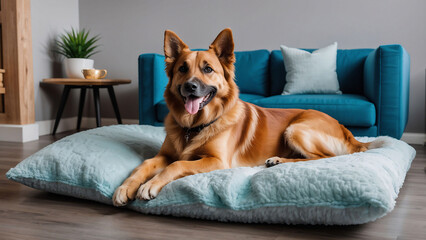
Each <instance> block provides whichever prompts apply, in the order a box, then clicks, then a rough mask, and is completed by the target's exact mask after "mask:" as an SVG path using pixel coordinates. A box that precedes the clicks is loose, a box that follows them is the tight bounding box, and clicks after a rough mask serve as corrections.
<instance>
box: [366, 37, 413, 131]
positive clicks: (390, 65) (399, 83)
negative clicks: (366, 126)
mask: <svg viewBox="0 0 426 240" xmlns="http://www.w3.org/2000/svg"><path fill="white" fill-rule="evenodd" d="M364 79H365V84H364V92H365V96H367V98H368V99H369V100H370V101H372V102H373V103H374V104H375V105H376V106H377V107H376V111H377V127H378V131H379V132H378V135H388V136H392V137H395V138H398V139H399V138H401V136H402V133H403V132H404V129H405V126H406V124H407V121H408V103H409V91H410V81H409V79H410V56H409V55H408V53H407V51H405V49H404V48H402V47H401V46H400V45H386V46H380V47H379V48H378V49H376V50H374V51H373V52H372V53H370V54H369V55H368V57H367V59H366V61H365V63H364Z"/></svg>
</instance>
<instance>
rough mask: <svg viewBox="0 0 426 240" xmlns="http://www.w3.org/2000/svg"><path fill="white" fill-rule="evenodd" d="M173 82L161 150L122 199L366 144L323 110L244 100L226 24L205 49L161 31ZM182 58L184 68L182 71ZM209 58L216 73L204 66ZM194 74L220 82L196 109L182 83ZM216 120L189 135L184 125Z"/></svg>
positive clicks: (127, 184) (117, 200)
mask: <svg viewBox="0 0 426 240" xmlns="http://www.w3.org/2000/svg"><path fill="white" fill-rule="evenodd" d="M164 40H165V42H164V52H165V57H166V59H165V61H166V72H167V75H168V76H169V79H170V81H169V83H168V85H167V87H166V91H165V93H164V97H165V100H166V103H167V105H168V108H169V110H170V113H169V114H168V116H167V117H166V119H165V129H166V132H167V137H166V139H165V141H164V143H163V146H162V147H161V150H160V152H159V153H158V155H157V156H156V157H154V158H152V159H149V160H146V161H144V162H143V163H142V164H141V165H140V166H139V167H137V168H136V169H135V170H134V171H133V172H132V174H131V175H130V177H129V178H128V179H126V180H125V181H124V183H123V184H122V185H121V186H120V187H119V188H118V189H117V190H116V192H115V193H114V197H113V203H114V205H116V206H123V205H125V204H127V202H128V201H129V200H133V199H134V198H135V197H137V198H139V199H145V200H149V199H152V198H155V197H156V196H157V194H158V193H159V191H160V190H161V189H162V188H163V187H164V186H165V185H166V184H168V183H169V182H171V181H173V180H176V179H178V178H181V177H184V176H188V175H192V174H196V173H202V172H209V171H212V170H217V169H225V168H231V167H238V166H258V165H261V164H264V163H265V160H266V164H267V165H268V166H270V165H275V164H278V163H285V162H297V161H307V160H315V159H320V158H327V157H333V156H337V155H342V154H351V153H354V152H359V151H365V150H367V148H368V143H360V142H358V141H357V140H356V139H355V138H354V137H353V135H352V133H351V132H350V131H349V130H347V129H346V128H345V127H344V126H343V125H340V124H339V123H338V121H337V120H335V119H333V118H332V117H330V116H328V115H327V114H324V113H322V112H319V111H315V110H301V109H266V108H261V107H258V106H256V105H253V104H250V103H246V102H243V101H241V100H240V99H239V97H238V87H237V85H236V84H235V82H234V62H235V56H234V53H233V50H234V43H233V39H232V32H231V30H230V29H225V30H223V31H222V32H221V33H220V34H219V35H218V37H217V38H216V39H215V41H214V42H213V43H212V44H211V45H210V47H209V49H208V50H207V51H191V50H189V48H188V46H187V45H186V44H185V43H183V41H182V40H181V39H180V38H179V37H178V36H177V35H176V34H175V33H173V32H171V31H166V32H165V38H164ZM183 64H186V66H188V67H189V70H188V72H187V73H181V72H179V71H178V69H179V67H180V66H182V65H183ZM206 64H207V65H208V66H210V67H211V68H212V69H213V72H212V73H204V72H203V71H202V69H203V67H205V66H206ZM192 78H197V79H201V81H202V82H203V83H205V84H207V85H211V86H214V87H216V88H217V94H216V96H215V97H214V98H213V99H212V100H211V102H210V103H208V104H207V105H206V106H205V107H204V108H203V109H202V110H200V111H199V112H198V113H196V114H193V115H191V114H189V113H188V112H186V110H185V108H184V104H183V100H182V97H181V95H180V93H179V91H178V86H179V85H181V84H184V83H185V82H186V81H188V80H190V79H192ZM215 119H216V121H215V122H214V123H213V124H211V125H209V126H208V127H205V128H204V129H203V130H201V132H199V133H193V134H191V135H190V136H189V141H188V142H187V141H186V139H185V131H184V127H188V128H191V127H196V126H199V125H201V124H207V123H210V122H212V121H214V120H215Z"/></svg>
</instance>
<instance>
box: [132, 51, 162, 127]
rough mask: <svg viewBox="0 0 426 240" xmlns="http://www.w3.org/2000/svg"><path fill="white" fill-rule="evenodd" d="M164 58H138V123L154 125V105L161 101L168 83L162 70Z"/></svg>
mask: <svg viewBox="0 0 426 240" xmlns="http://www.w3.org/2000/svg"><path fill="white" fill-rule="evenodd" d="M165 68H166V65H165V63H164V56H162V55H159V54H152V53H149V54H141V55H140V56H139V123H140V124H150V125H155V122H156V117H155V115H156V114H155V105H156V104H157V103H158V102H161V101H162V100H163V94H164V90H165V89H166V85H167V82H168V81H169V79H168V77H167V75H166V72H165V71H164V69H165Z"/></svg>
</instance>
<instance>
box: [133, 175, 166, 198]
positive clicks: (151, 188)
mask: <svg viewBox="0 0 426 240" xmlns="http://www.w3.org/2000/svg"><path fill="white" fill-rule="evenodd" d="M160 190H161V186H160V185H159V184H158V183H156V181H153V179H151V180H149V181H148V182H146V183H145V184H142V185H141V186H140V187H139V189H138V192H137V194H136V198H137V199H139V200H146V201H149V200H152V199H154V198H156V197H157V195H158V193H159V192H160Z"/></svg>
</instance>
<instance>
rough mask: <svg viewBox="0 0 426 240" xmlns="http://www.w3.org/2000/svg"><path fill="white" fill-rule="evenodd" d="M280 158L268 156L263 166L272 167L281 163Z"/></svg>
mask: <svg viewBox="0 0 426 240" xmlns="http://www.w3.org/2000/svg"><path fill="white" fill-rule="evenodd" d="M281 160H282V158H280V157H271V158H268V159H266V161H265V166H266V167H273V166H275V165H277V164H279V163H281V162H282V161H281Z"/></svg>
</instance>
